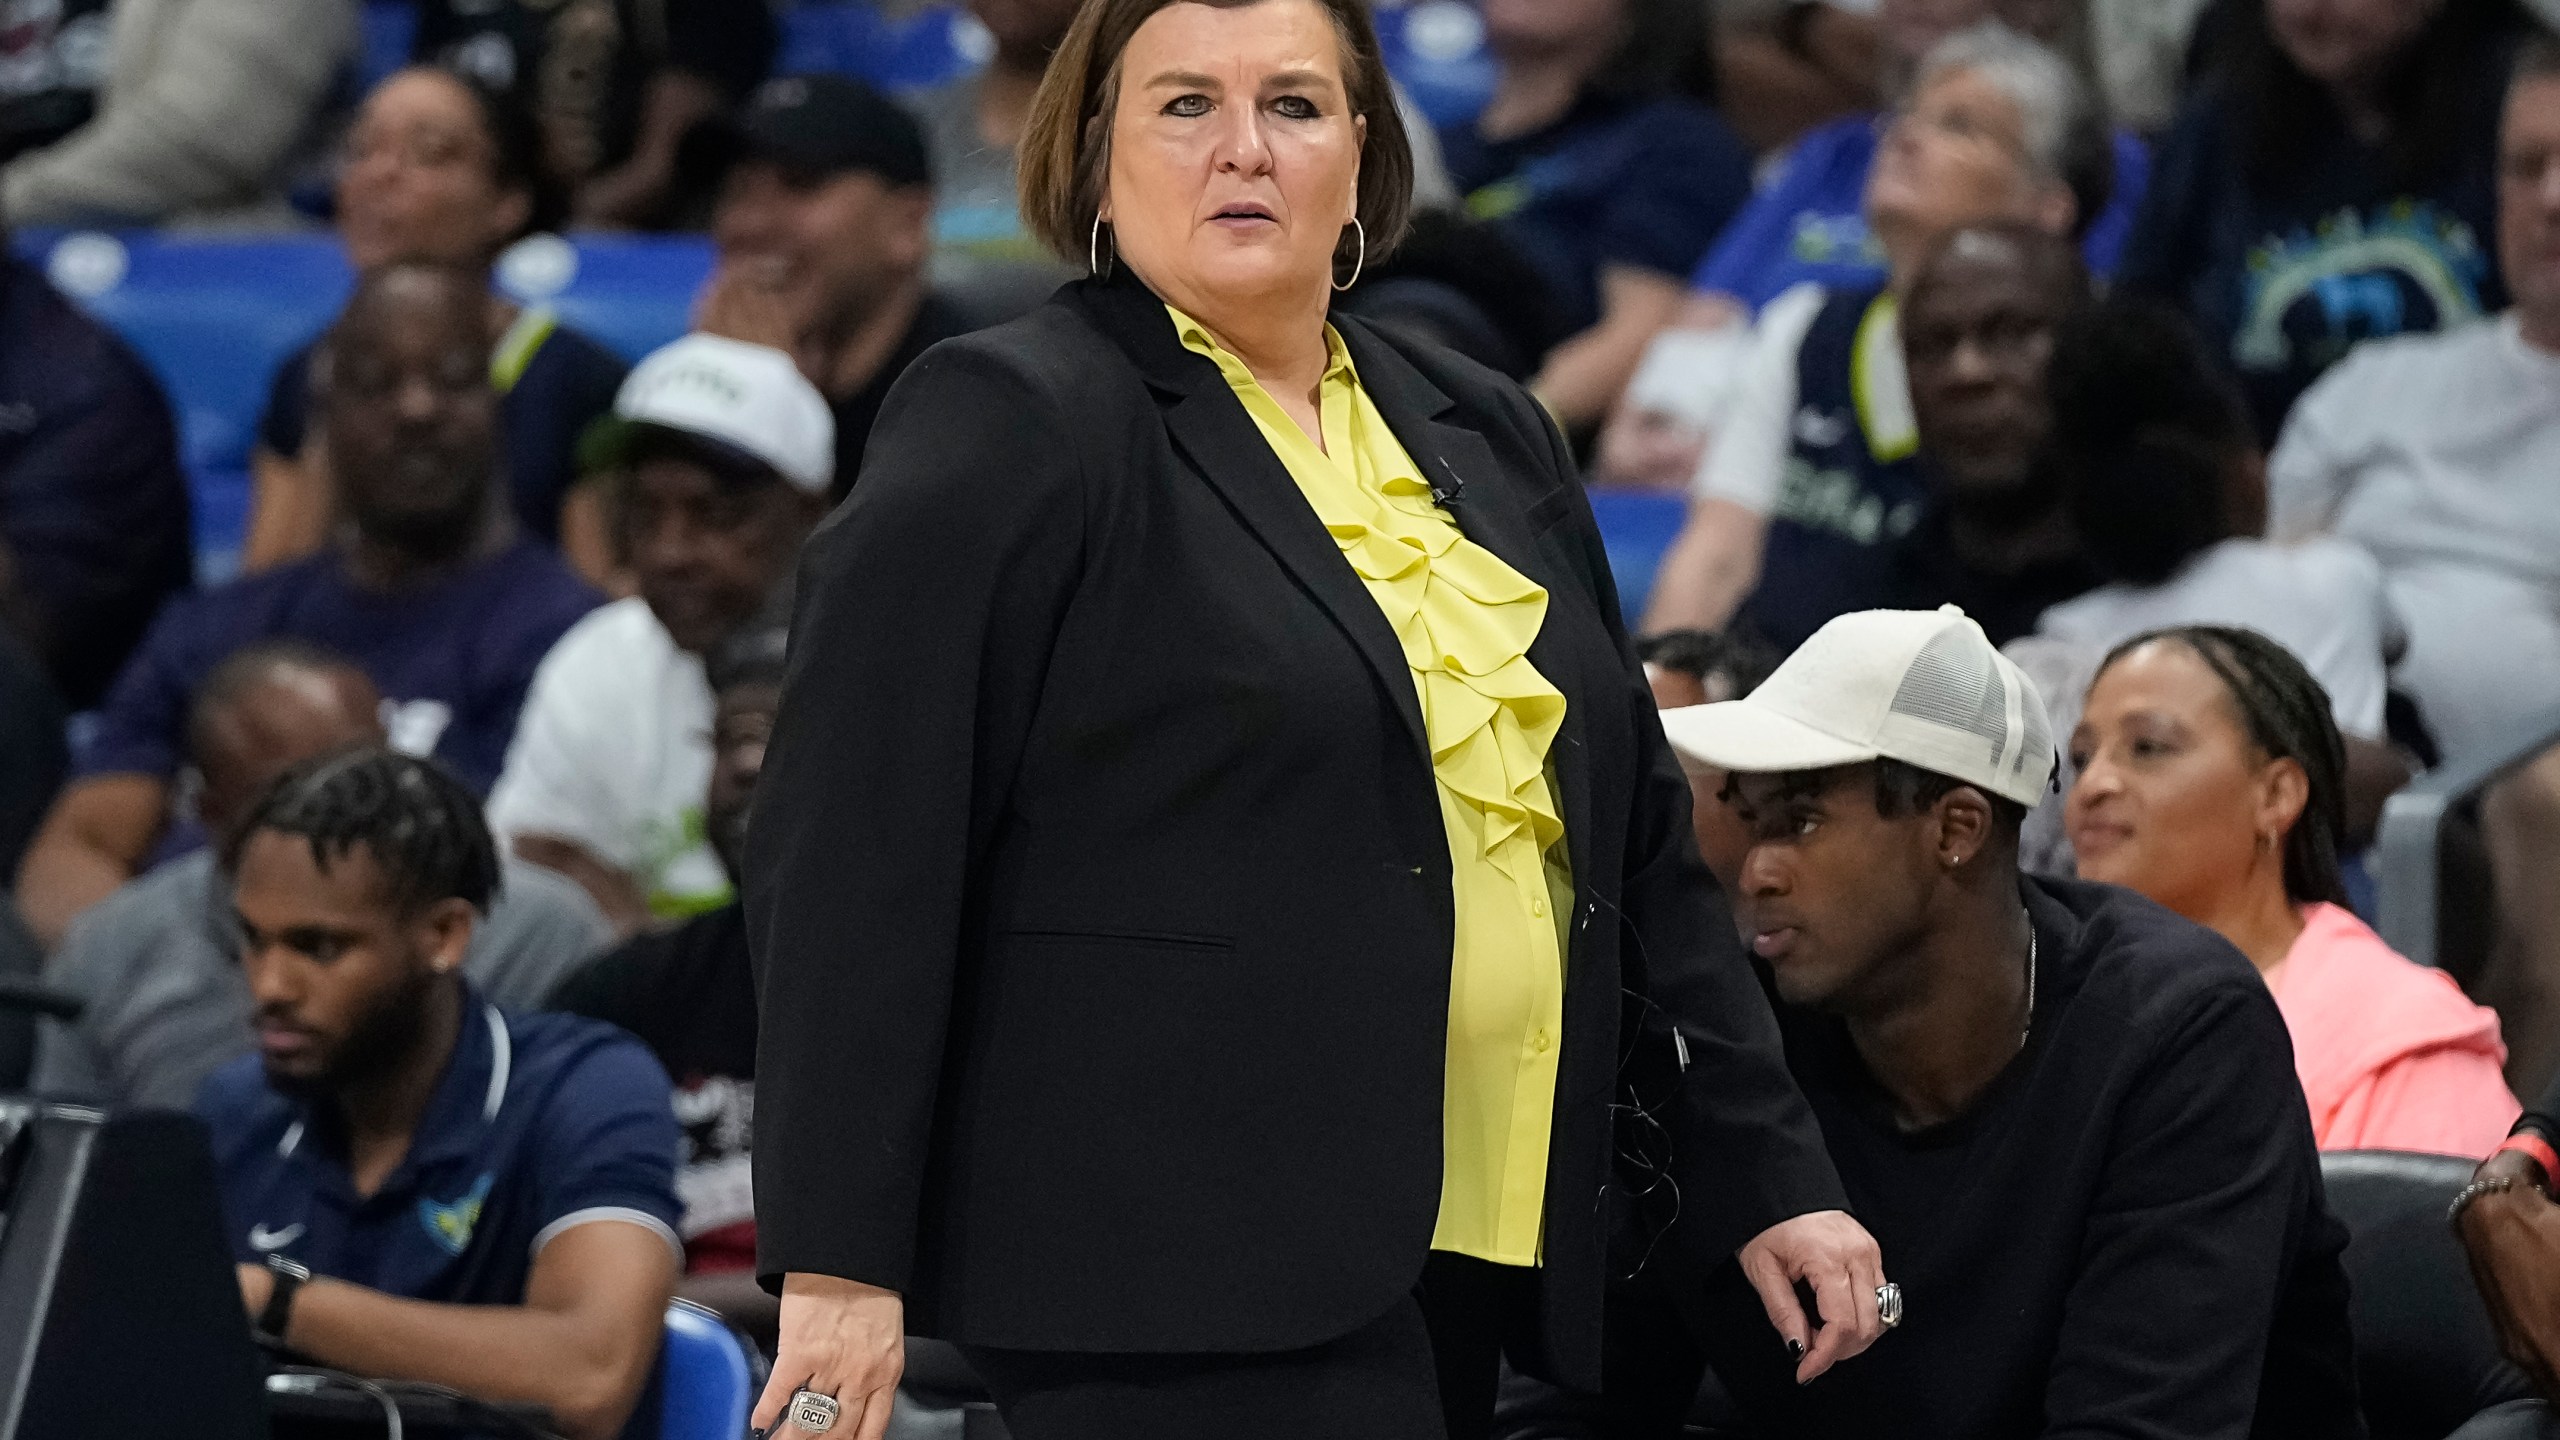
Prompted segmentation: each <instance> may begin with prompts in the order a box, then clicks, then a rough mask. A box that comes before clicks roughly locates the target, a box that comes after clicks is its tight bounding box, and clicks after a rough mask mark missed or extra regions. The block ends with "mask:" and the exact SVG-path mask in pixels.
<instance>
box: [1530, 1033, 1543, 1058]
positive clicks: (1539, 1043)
mask: <svg viewBox="0 0 2560 1440" xmlns="http://www.w3.org/2000/svg"><path fill="white" fill-rule="evenodd" d="M1529 1043H1530V1045H1531V1046H1532V1047H1534V1048H1535V1049H1536V1050H1537V1052H1538V1053H1539V1054H1541V1055H1544V1054H1546V1053H1547V1032H1546V1031H1544V1030H1541V1031H1539V1032H1538V1033H1537V1036H1536V1038H1534V1039H1532V1040H1531V1041H1530V1042H1529Z"/></svg>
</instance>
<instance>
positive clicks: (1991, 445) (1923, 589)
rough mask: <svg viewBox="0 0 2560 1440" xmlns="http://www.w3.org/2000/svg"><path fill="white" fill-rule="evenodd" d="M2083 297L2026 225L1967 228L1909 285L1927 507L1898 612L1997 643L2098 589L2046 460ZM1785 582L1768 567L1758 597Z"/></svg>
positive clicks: (2050, 241)
mask: <svg viewBox="0 0 2560 1440" xmlns="http://www.w3.org/2000/svg"><path fill="white" fill-rule="evenodd" d="M2088 299H2089V272H2088V271H2087V270H2085V269H2083V268H2082V267H2081V263H2080V256H2079V254H2078V253H2077V252H2076V251H2075V250H2074V249H2073V248H2072V246H2071V244H2070V242H2069V241H2067V240H2064V239H2063V238H2061V237H2060V236H2057V235H2053V234H2051V233H2049V232H2047V231H2044V230H2039V229H2037V228H2035V227H2034V226H2031V225H2021V224H2016V223H2008V224H1997V225H1982V226H1967V227H1965V228H1964V229H1961V230H1958V231H1955V232H1954V233H1952V234H1950V235H1948V236H1947V237H1946V238H1945V239H1943V240H1940V241H1939V242H1938V243H1937V244H1936V245H1935V246H1934V247H1932V249H1931V250H1930V252H1929V258H1928V259H1926V260H1924V261H1922V262H1921V264H1920V268H1919V270H1918V271H1917V272H1915V273H1914V274H1913V276H1912V279H1911V294H1910V298H1909V301H1908V302H1907V303H1906V304H1905V306H1904V307H1903V316H1902V348H1903V354H1904V357H1905V359H1906V361H1907V363H1908V365H1909V367H1910V374H1911V410H1912V418H1913V421H1914V424H1915V426H1916V428H1917V430H1918V433H1919V437H1920V472H1921V475H1922V476H1923V477H1924V478H1925V479H1926V480H1927V482H1928V487H1929V499H1928V504H1927V505H1926V507H1925V508H1924V509H1923V510H1922V512H1921V518H1920V523H1919V525H1918V526H1917V527H1916V528H1914V529H1913V530H1912V532H1911V534H1910V535H1908V536H1906V537H1904V539H1903V540H1902V541H1901V542H1900V543H1898V544H1896V545H1893V546H1891V547H1890V548H1889V549H1888V550H1887V551H1886V552H1885V574H1884V580H1885V588H1886V589H1888V590H1889V591H1890V592H1891V598H1892V603H1894V604H1895V605H1897V606H1900V607H1902V608H1906V609H1930V608H1933V607H1935V606H1939V605H1945V604H1949V603H1953V604H1956V605H1959V606H1962V607H1963V609H1964V612H1965V613H1966V614H1967V615H1970V616H1972V617H1973V619H1974V622H1975V623H1976V624H1978V625H1980V626H1982V628H1983V631H1984V632H1985V633H1986V634H1988V635H1990V637H1991V642H1992V643H1993V644H1995V645H1997V644H2001V643H2004V642H2006V641H2008V640H2011V639H2014V638H2015V637H2017V636H2019V635H2022V634H2025V633H2026V632H2027V631H2028V630H2030V629H2032V628H2033V627H2034V625H2035V622H2036V617H2037V616H2039V615H2041V614H2043V613H2044V611H2045V609H2046V607H2047V606H2050V605H2052V604H2054V603H2055V602H2056V601H2059V600H2064V599H2067V598H2069V597H2071V596H2074V595H2078V594H2080V593H2082V592H2083V591H2085V590H2087V589H2089V587H2091V586H2093V585H2095V584H2097V583H2098V574H2097V572H2096V571H2094V570H2092V569H2091V568H2090V567H2089V562H2088V559H2087V557H2086V556H2085V555H2084V554H2083V553H2082V550H2081V545H2080V538H2079V536H2078V535H2077V534H2076V533H2075V532H2074V530H2073V528H2072V525H2071V517H2070V515H2069V513H2068V512H2067V510H2066V509H2065V508H2064V505H2063V493H2062V486H2061V484H2060V482H2059V479H2058V477H2057V476H2056V475H2055V473H2054V466H2053V463H2052V459H2051V457H2050V455H2049V453H2048V449H2047V447H2048V445H2049V443H2050V441H2051V437H2052V430H2053V404H2052V399H2051V397H2050V395H2049V393H2048V391H2047V388H2046V384H2045V372H2046V368H2047V366H2048V364H2049V363H2050V362H2051V360H2052V357H2053V337H2054V331H2055V329H2056V328H2057V327H2058V326H2060V325H2061V324H2062V323H2063V319H2064V317H2065V316H2067V315H2069V314H2070V313H2071V312H2072V311H2073V310H2075V309H2077V308H2078V307H2080V306H2082V305H2084V304H2086V303H2087V302H2088ZM1780 578H1781V576H1780V574H1779V572H1778V570H1777V569H1776V567H1774V566H1771V567H1769V568H1768V571H1767V574H1766V576H1765V578H1764V579H1763V580H1762V581H1761V595H1765V594H1767V593H1768V591H1769V589H1770V588H1771V587H1772V586H1773V585H1776V584H1777V583H1778V582H1779V580H1780ZM1799 578H1800V577H1799ZM1831 583H1837V581H1836V580H1835V581H1832V582H1831ZM1760 603H1761V596H1760V595H1755V596H1754V597H1753V598H1752V602H1751V606H1750V607H1749V608H1750V610H1751V611H1752V612H1754V613H1756V610H1757V607H1758V606H1759V605H1760ZM1851 608H1866V607H1863V606H1858V607H1851ZM1822 618H1824V619H1828V618H1829V617H1828V616H1823V617H1822Z"/></svg>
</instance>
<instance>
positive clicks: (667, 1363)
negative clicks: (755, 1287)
mask: <svg viewBox="0 0 2560 1440" xmlns="http://www.w3.org/2000/svg"><path fill="white" fill-rule="evenodd" d="M659 1366H660V1369H661V1378H662V1381H663V1386H662V1388H663V1392H664V1393H663V1397H662V1403H661V1404H660V1406H659V1409H658V1427H657V1433H658V1437H659V1440H738V1437H739V1436H741V1435H744V1434H746V1433H747V1414H748V1412H749V1411H751V1410H752V1409H754V1408H755V1399H756V1385H757V1383H758V1379H757V1375H756V1367H755V1366H754V1365H753V1363H751V1361H750V1360H749V1358H748V1352H747V1346H746V1342H745V1341H743V1340H740V1339H739V1338H738V1332H736V1331H734V1330H732V1329H730V1328H729V1326H728V1322H726V1321H724V1320H722V1319H721V1318H720V1317H719V1316H717V1315H714V1314H712V1313H711V1312H710V1311H708V1310H705V1309H704V1308H702V1307H701V1306H699V1305H696V1304H694V1303H693V1302H692V1301H690V1300H678V1301H676V1302H675V1303H674V1304H672V1305H669V1306H668V1307H667V1341H666V1348H665V1349H664V1350H662V1351H661V1352H659Z"/></svg>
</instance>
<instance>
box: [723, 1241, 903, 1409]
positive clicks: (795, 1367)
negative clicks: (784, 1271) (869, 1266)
mask: <svg viewBox="0 0 2560 1440" xmlns="http://www.w3.org/2000/svg"><path fill="white" fill-rule="evenodd" d="M906 1366H907V1330H906V1304H905V1302H904V1301H902V1300H900V1299H899V1297H898V1292H897V1291H895V1290H883V1289H881V1288H880V1287H878V1286H876V1285H865V1284H863V1283H862V1282H861V1281H859V1280H842V1279H838V1278H837V1277H835V1276H833V1275H802V1274H796V1273H795V1274H790V1275H785V1276H784V1277H782V1325H781V1341H780V1343H779V1344H778V1345H777V1346H776V1348H775V1353H774V1357H773V1376H772V1378H771V1379H769V1380H767V1381H766V1382H765V1386H764V1397H763V1398H762V1399H760V1400H758V1401H757V1402H756V1408H755V1414H754V1415H753V1416H751V1417H750V1418H749V1423H750V1424H752V1425H753V1426H755V1428H756V1429H757V1431H759V1432H760V1433H770V1434H771V1435H773V1436H774V1440H805V1436H806V1433H807V1432H805V1431H802V1430H800V1429H798V1428H797V1427H794V1426H790V1425H789V1424H788V1423H787V1420H786V1417H787V1416H788V1415H789V1414H790V1413H791V1397H792V1396H794V1395H796V1394H798V1393H799V1392H801V1391H803V1390H814V1391H816V1392H817V1393H819V1394H821V1395H832V1396H834V1397H835V1400H836V1403H837V1405H838V1406H839V1407H841V1408H840V1411H839V1413H838V1415H837V1417H836V1423H835V1425H834V1426H833V1427H832V1428H831V1429H830V1430H829V1432H828V1434H829V1435H830V1436H831V1437H834V1440H882V1437H883V1436H885V1435H886V1434H887V1433H888V1431H889V1407H890V1406H891V1405H892V1404H894V1403H896V1401H897V1398H898V1377H899V1375H901V1374H902V1373H904V1372H905V1370H906Z"/></svg>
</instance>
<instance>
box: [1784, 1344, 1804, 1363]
mask: <svg viewBox="0 0 2560 1440" xmlns="http://www.w3.org/2000/svg"><path fill="white" fill-rule="evenodd" d="M1787 1353H1788V1354H1790V1355H1793V1356H1794V1357H1796V1358H1797V1359H1799V1360H1801V1359H1803V1358H1804V1342H1803V1341H1801V1340H1790V1341H1788V1342H1787Z"/></svg>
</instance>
